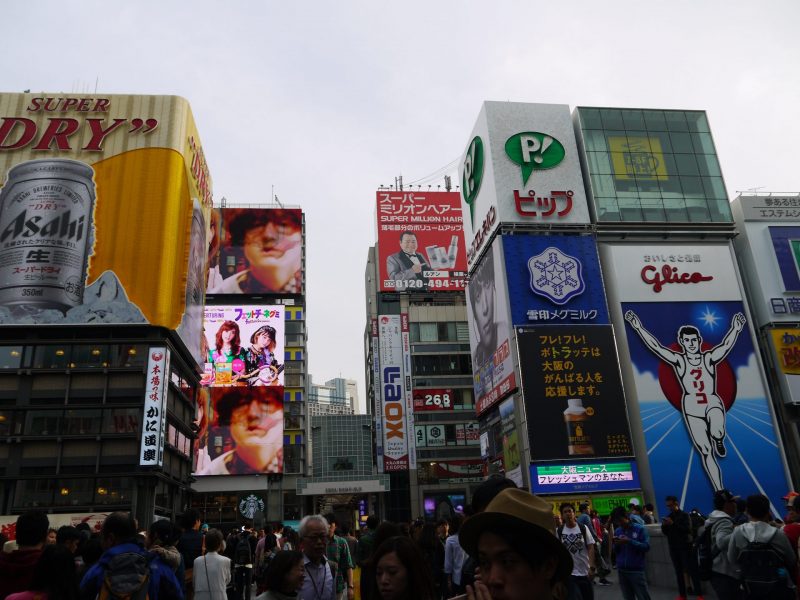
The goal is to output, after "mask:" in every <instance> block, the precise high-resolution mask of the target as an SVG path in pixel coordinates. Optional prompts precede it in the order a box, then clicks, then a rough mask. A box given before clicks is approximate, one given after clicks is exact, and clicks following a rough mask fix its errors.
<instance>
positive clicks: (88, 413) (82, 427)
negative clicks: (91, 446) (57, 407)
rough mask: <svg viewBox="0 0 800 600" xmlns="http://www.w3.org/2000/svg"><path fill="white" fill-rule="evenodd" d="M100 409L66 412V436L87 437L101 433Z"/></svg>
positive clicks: (64, 427)
mask: <svg viewBox="0 0 800 600" xmlns="http://www.w3.org/2000/svg"><path fill="white" fill-rule="evenodd" d="M100 413H101V411H100V410H99V409H93V410H67V411H64V425H63V430H62V432H63V433H64V435H87V434H96V433H99V432H100V423H101V419H100Z"/></svg>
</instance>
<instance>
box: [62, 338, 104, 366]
mask: <svg viewBox="0 0 800 600" xmlns="http://www.w3.org/2000/svg"><path fill="white" fill-rule="evenodd" d="M108 364H109V363H108V346H105V345H101V344H92V345H87V346H83V345H81V346H73V348H72V361H71V364H70V367H72V368H77V369H102V368H104V367H107V366H108Z"/></svg>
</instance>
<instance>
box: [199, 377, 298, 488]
mask: <svg viewBox="0 0 800 600" xmlns="http://www.w3.org/2000/svg"><path fill="white" fill-rule="evenodd" d="M204 392H205V394H204V395H200V396H199V397H198V418H197V423H198V426H199V431H198V434H197V441H196V443H195V452H196V454H195V472H194V475H195V476H206V475H255V474H262V473H282V472H283V387H280V386H269V387H268V386H255V387H215V388H209V389H207V390H204Z"/></svg>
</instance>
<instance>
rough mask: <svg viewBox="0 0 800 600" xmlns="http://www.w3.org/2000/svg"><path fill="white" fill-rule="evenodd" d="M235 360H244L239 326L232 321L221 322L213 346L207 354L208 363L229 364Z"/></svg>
mask: <svg viewBox="0 0 800 600" xmlns="http://www.w3.org/2000/svg"><path fill="white" fill-rule="evenodd" d="M236 358H239V359H241V360H244V352H242V339H241V336H240V333H239V326H238V325H237V324H236V323H235V322H234V321H223V322H222V325H220V326H219V329H218V330H217V334H216V336H215V346H214V349H213V350H211V351H210V352H209V356H208V362H211V363H221V362H222V363H229V362H233V360H234V359H236Z"/></svg>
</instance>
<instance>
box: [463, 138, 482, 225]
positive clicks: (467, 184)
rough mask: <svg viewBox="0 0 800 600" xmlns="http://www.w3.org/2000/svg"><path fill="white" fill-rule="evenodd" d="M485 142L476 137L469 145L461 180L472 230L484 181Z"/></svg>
mask: <svg viewBox="0 0 800 600" xmlns="http://www.w3.org/2000/svg"><path fill="white" fill-rule="evenodd" d="M483 163H484V158H483V140H481V138H480V136H477V135H476V136H475V137H474V138H472V141H471V142H470V144H469V148H468V149H467V154H466V156H464V175H463V176H462V178H461V194H462V195H463V196H464V202H466V203H467V205H468V206H469V217H470V221H471V222H472V228H473V229H474V228H475V206H474V202H475V198H477V197H478V192H479V191H480V189H481V181H482V180H483Z"/></svg>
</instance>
